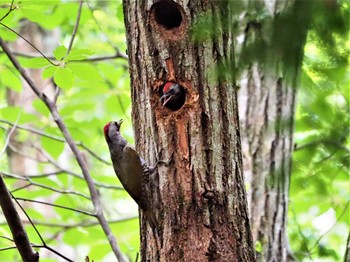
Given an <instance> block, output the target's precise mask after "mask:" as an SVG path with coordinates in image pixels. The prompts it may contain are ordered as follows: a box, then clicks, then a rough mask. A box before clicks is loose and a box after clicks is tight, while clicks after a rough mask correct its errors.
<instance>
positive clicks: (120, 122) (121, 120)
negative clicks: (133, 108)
mask: <svg viewBox="0 0 350 262" xmlns="http://www.w3.org/2000/svg"><path fill="white" fill-rule="evenodd" d="M123 121H124V120H123V119H120V120H119V121H118V122H117V123H118V126H119V127H120V126H121V124H122V123H123Z"/></svg>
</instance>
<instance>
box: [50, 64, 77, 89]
mask: <svg viewBox="0 0 350 262" xmlns="http://www.w3.org/2000/svg"><path fill="white" fill-rule="evenodd" d="M73 80H74V76H73V74H72V71H71V70H70V69H68V68H64V67H58V68H57V70H56V72H55V76H54V81H55V83H56V85H58V86H59V87H61V88H62V89H69V88H71V87H72V86H73Z"/></svg>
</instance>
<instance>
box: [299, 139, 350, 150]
mask: <svg viewBox="0 0 350 262" xmlns="http://www.w3.org/2000/svg"><path fill="white" fill-rule="evenodd" d="M322 144H325V145H332V146H334V147H336V148H338V149H341V150H343V151H345V152H347V153H350V149H349V148H347V147H346V146H344V145H343V144H342V143H340V142H338V141H334V140H329V139H319V140H314V141H311V142H308V143H305V144H302V145H298V146H297V148H295V149H294V151H298V150H302V149H304V148H307V147H311V146H318V145H322Z"/></svg>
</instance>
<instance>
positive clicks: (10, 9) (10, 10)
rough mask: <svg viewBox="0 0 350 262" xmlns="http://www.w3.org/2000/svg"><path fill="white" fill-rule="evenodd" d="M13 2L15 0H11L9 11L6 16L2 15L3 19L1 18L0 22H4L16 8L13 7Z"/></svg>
mask: <svg viewBox="0 0 350 262" xmlns="http://www.w3.org/2000/svg"><path fill="white" fill-rule="evenodd" d="M14 1H15V0H12V2H11V5H10V8H9V10H8V11H7V13H6V14H4V16H3V17H1V19H0V22H1V21H2V20H4V19H5V18H6V17H7V16H8V15H9V14H10V13H11V12H12V11H13V10H15V9H16V8H17V7H13V2H14Z"/></svg>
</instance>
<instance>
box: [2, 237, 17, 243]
mask: <svg viewBox="0 0 350 262" xmlns="http://www.w3.org/2000/svg"><path fill="white" fill-rule="evenodd" d="M0 238H4V239H6V240H8V241H11V242H15V241H13V239H12V238H9V237H5V236H0Z"/></svg>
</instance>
